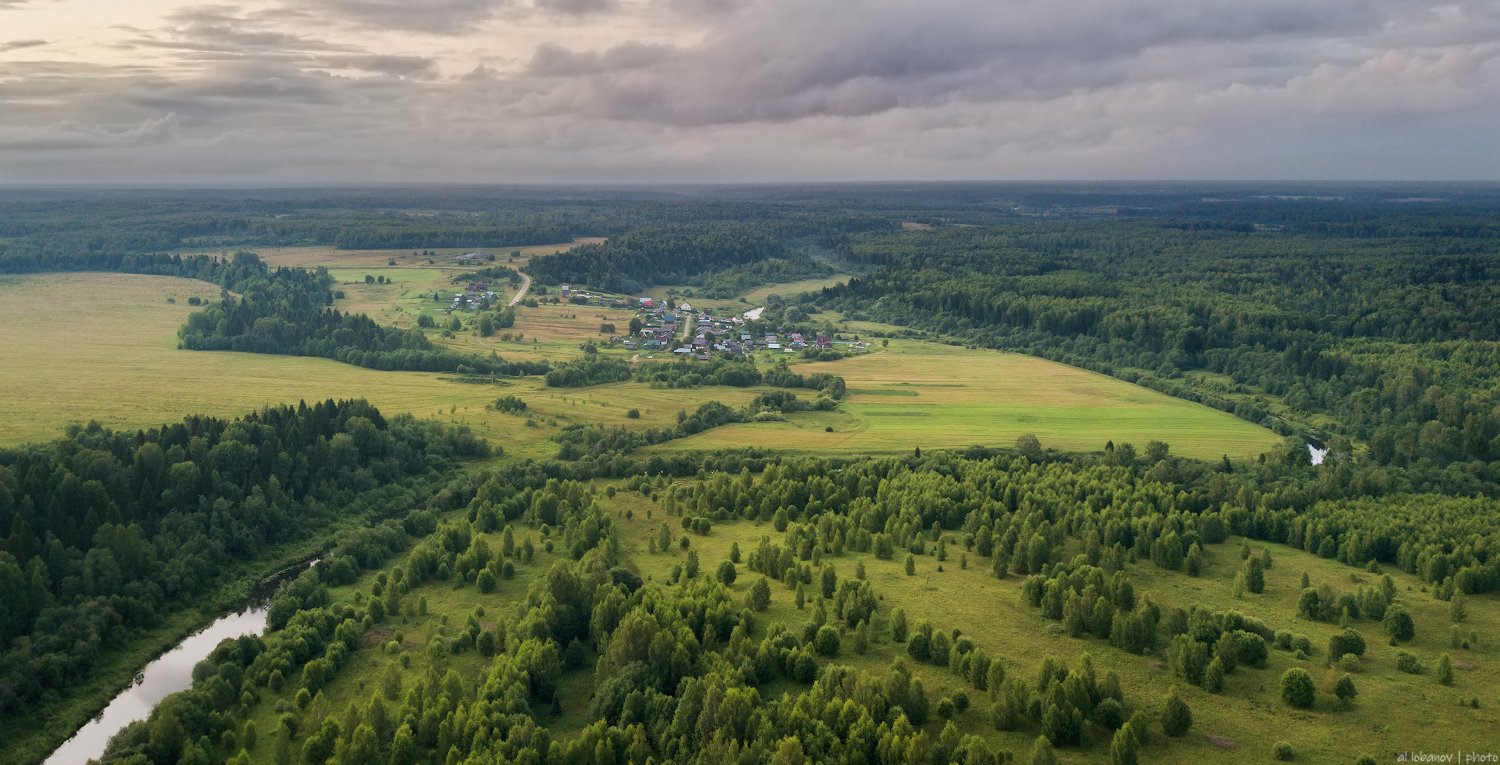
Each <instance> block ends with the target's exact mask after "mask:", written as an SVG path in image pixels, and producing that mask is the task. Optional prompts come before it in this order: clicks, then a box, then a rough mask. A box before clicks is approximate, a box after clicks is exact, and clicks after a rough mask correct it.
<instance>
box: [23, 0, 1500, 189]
mask: <svg viewBox="0 0 1500 765" xmlns="http://www.w3.org/2000/svg"><path fill="white" fill-rule="evenodd" d="M886 179H890V180H905V179H932V180H942V179H1003V180H1024V179H1372V180H1384V179H1392V180H1400V179H1422V180H1444V179H1454V180H1500V0H1489V1H1488V2H1467V1H1465V2H1457V3H1449V4H1433V3H1424V2H1413V1H1411V0H265V1H261V0H254V1H252V2H244V3H235V4H193V3H184V2H182V0H0V184H6V183H9V184H15V183H22V184H26V183H78V182H101V183H193V184H267V183H344V182H359V181H380V182H430V183H443V182H491V183H530V182H575V181H576V182H659V181H798V180H886Z"/></svg>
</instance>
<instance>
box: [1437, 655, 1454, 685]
mask: <svg viewBox="0 0 1500 765" xmlns="http://www.w3.org/2000/svg"><path fill="white" fill-rule="evenodd" d="M1437 680H1438V682H1440V683H1442V684H1443V685H1452V684H1453V657H1451V656H1449V655H1448V654H1446V653H1445V654H1443V655H1442V656H1440V657H1438V666H1437Z"/></svg>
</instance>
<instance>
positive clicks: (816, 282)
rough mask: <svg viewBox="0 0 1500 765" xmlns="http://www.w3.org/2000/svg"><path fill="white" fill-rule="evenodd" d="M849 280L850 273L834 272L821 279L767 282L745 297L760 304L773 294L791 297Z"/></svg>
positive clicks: (747, 293)
mask: <svg viewBox="0 0 1500 765" xmlns="http://www.w3.org/2000/svg"><path fill="white" fill-rule="evenodd" d="M848 280H849V274H834V275H833V276H825V277H823V278H821V279H803V280H801V281H796V282H780V283H777V284H767V285H766V286H764V287H761V288H759V289H754V290H751V291H749V292H746V293H745V295H744V298H745V300H748V301H749V302H751V303H755V304H760V303H763V302H765V299H766V298H767V297H770V296H771V295H780V296H782V297H791V296H792V295H798V294H801V293H803V292H817V291H818V290H821V289H823V288H824V287H836V286H838V285H840V284H843V283H844V282H846V281H848Z"/></svg>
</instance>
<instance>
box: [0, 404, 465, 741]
mask: <svg viewBox="0 0 1500 765" xmlns="http://www.w3.org/2000/svg"><path fill="white" fill-rule="evenodd" d="M487 451H488V447H486V446H485V445H484V443H483V442H481V441H478V440H477V439H475V438H474V437H473V436H472V435H470V434H468V433H467V432H466V431H461V430H449V429H444V428H441V427H439V426H437V425H434V424H431V423H425V422H419V421H417V420H413V419H411V418H410V417H400V418H396V419H392V420H387V419H386V418H385V417H383V416H382V415H381V414H380V413H379V412H378V411H376V410H375V409H374V408H373V407H371V406H370V405H369V404H367V403H365V402H363V401H343V402H334V401H326V402H321V403H317V404H313V405H307V404H302V405H299V406H295V407H292V406H282V407H274V408H269V409H265V410H263V411H261V412H257V413H254V414H250V415H247V416H245V417H242V418H240V419H237V420H234V421H225V420H218V419H214V418H209V417H190V418H188V419H186V420H184V421H183V422H180V423H176V424H173V425H167V426H163V427H160V428H153V429H151V430H149V431H137V432H134V433H128V432H115V431H110V430H107V429H104V428H101V427H99V426H98V425H91V426H88V427H86V428H79V429H75V430H73V431H72V432H70V433H69V434H68V436H67V437H66V438H64V439H62V440H59V441H56V442H54V443H51V444H47V445H42V446H35V447H28V448H22V449H5V450H0V538H3V539H4V548H3V550H0V644H3V645H4V646H6V648H5V650H4V652H3V653H0V715H10V714H13V713H16V712H18V711H21V710H22V709H24V708H26V707H27V706H28V705H30V704H32V703H33V702H35V701H36V700H37V699H38V698H39V697H40V696H41V695H42V694H44V693H48V692H55V691H58V690H62V689H66V688H67V687H68V686H69V685H70V684H72V683H75V682H77V681H78V680H79V679H80V678H82V677H84V676H85V675H86V674H87V673H88V671H89V668H90V667H91V666H92V664H93V663H94V662H96V661H99V660H100V659H101V658H103V657H104V656H105V655H106V653H107V651H108V650H109V649H110V648H112V647H117V646H120V645H123V644H124V643H125V642H127V641H128V640H129V639H130V638H131V637H132V636H134V635H135V634H137V633H138V632H140V631H141V630H144V629H147V628H150V627H153V626H156V625H157V624H158V623H159V622H160V621H161V620H162V618H163V617H164V615H166V614H168V613H170V612H172V611H173V610H174V609H179V608H182V607H184V605H186V604H190V603H193V602H195V599H197V598H200V597H202V596H204V595H205V594H209V593H211V592H212V590H213V589H214V587H215V586H216V585H217V584H218V583H220V582H221V576H222V574H223V573H224V572H225V571H226V563H230V562H237V561H258V560H260V559H261V558H262V557H263V556H265V555H267V554H268V553H269V552H270V551H272V550H273V549H274V548H275V546H276V545H277V544H279V543H283V542H287V541H290V540H300V539H306V538H309V537H311V536H314V535H316V534H317V533H318V532H319V531H320V530H321V529H323V528H325V527H327V526H328V525H329V524H331V523H333V522H335V521H337V520H340V519H347V518H359V517H365V516H379V515H381V514H384V513H389V512H391V511H392V510H395V509H398V508H400V507H402V506H405V505H410V504H412V503H414V502H416V501H417V498H419V497H422V496H423V495H424V494H425V493H427V492H429V491H431V483H432V481H433V480H434V478H435V476H436V475H438V473H439V472H441V471H444V470H446V469H448V468H450V467H451V466H452V464H453V460H455V459H457V458H461V457H472V456H478V455H483V454H485V453H487Z"/></svg>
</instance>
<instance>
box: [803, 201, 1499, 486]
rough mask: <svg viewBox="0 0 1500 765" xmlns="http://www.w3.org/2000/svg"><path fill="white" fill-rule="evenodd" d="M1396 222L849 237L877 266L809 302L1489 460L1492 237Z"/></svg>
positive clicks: (1271, 422) (1398, 451)
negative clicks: (1361, 228) (1325, 232)
mask: <svg viewBox="0 0 1500 765" xmlns="http://www.w3.org/2000/svg"><path fill="white" fill-rule="evenodd" d="M1407 225H1408V226H1409V227H1410V228H1409V229H1408V230H1404V231H1402V232H1399V234H1398V233H1395V232H1393V233H1392V235H1390V236H1381V237H1375V236H1372V237H1365V238H1349V237H1342V238H1341V237H1334V236H1314V235H1309V234H1288V233H1284V232H1262V231H1239V230H1225V229H1223V228H1215V227H1208V228H1195V227H1192V226H1179V225H1173V224H1170V223H1165V222H1158V221H1149V222H1127V223H1118V222H1111V223H1084V222H1072V223H1068V224H1051V223H1045V224H1044V223H1034V224H1026V225H1015V226H1007V227H998V228H977V227H970V228H951V229H940V230H935V231H924V232H913V233H907V234H902V235H897V236H885V237H862V238H859V239H857V240H856V244H855V247H854V254H853V256H852V257H853V258H854V259H856V260H857V261H858V262H860V263H862V264H866V265H869V266H872V267H875V269H876V270H875V271H874V272H872V273H870V274H868V275H866V276H864V277H861V278H858V279H855V280H853V281H852V282H851V283H849V284H848V285H847V286H845V287H843V288H839V289H833V290H828V291H826V292H825V293H824V295H823V296H822V298H821V301H820V302H821V304H822V305H823V306H825V307H828V308H836V309H839V310H843V311H847V312H849V314H850V315H851V316H868V317H871V318H875V319H879V320H883V321H890V322H894V323H897V324H902V325H906V326H910V327H913V328H916V329H918V330H921V331H930V332H935V333H937V334H939V335H941V336H947V337H953V338H958V339H961V340H963V341H964V342H968V343H973V344H978V345H984V346H991V347H999V348H1006V349H1011V350H1018V351H1022V352H1025V353H1031V354H1035V355H1039V356H1044V357H1047V358H1052V359H1056V360H1059V361H1064V362H1067V363H1070V364H1075V365H1079V366H1084V367H1088V368H1091V369H1096V370H1099V371H1103V372H1106V373H1108V374H1112V375H1114V376H1117V377H1122V378H1124V379H1126V380H1130V381H1133V382H1139V383H1141V384H1143V385H1147V386H1150V387H1154V388H1157V389H1160V390H1163V391H1165V392H1168V393H1172V394H1174V395H1178V396H1182V397H1184V398H1190V399H1193V400H1197V401H1201V402H1204V403H1208V404H1211V405H1213V406H1216V407H1219V408H1221V409H1225V410H1228V411H1231V412H1234V413H1235V414H1238V415H1240V416H1242V417H1245V418H1246V419H1250V420H1252V421H1255V422H1260V423H1262V424H1265V425H1267V426H1270V427H1273V428H1276V429H1279V430H1282V431H1283V432H1288V433H1291V432H1303V433H1318V434H1323V435H1324V436H1325V438H1326V437H1338V436H1343V437H1346V438H1348V439H1352V440H1355V441H1359V442H1362V443H1364V444H1367V445H1368V454H1369V457H1370V458H1371V459H1373V460H1375V461H1376V462H1378V463H1380V464H1410V463H1415V462H1430V463H1432V464H1435V465H1439V466H1441V465H1446V464H1449V463H1454V462H1481V463H1487V462H1491V461H1493V460H1495V459H1497V458H1500V409H1497V405H1500V398H1497V396H1500V392H1497V391H1496V390H1495V389H1494V387H1493V385H1492V384H1491V383H1492V381H1493V380H1494V379H1495V375H1496V373H1497V371H1500V316H1497V315H1496V313H1495V312H1494V310H1493V309H1492V307H1493V305H1494V304H1495V300H1496V298H1497V292H1496V289H1497V288H1496V285H1497V283H1500V257H1497V254H1496V252H1495V250H1494V245H1493V240H1489V239H1484V238H1471V237H1468V236H1463V235H1460V234H1461V233H1463V232H1449V231H1448V230H1447V229H1446V228H1445V227H1444V226H1443V224H1442V222H1441V221H1435V222H1430V223H1421V222H1411V221H1408V222H1407ZM1426 226H1431V227H1432V228H1431V229H1428V228H1426Z"/></svg>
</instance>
